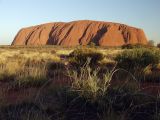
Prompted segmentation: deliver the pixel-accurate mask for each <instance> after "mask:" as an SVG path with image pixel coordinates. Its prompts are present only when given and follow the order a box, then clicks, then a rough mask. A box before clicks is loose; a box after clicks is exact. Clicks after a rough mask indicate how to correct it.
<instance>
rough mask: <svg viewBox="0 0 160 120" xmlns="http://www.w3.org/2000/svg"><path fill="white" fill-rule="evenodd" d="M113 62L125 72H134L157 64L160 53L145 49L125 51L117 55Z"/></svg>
mask: <svg viewBox="0 0 160 120" xmlns="http://www.w3.org/2000/svg"><path fill="white" fill-rule="evenodd" d="M115 60H116V61H117V62H118V67H121V68H124V69H126V70H135V69H137V68H144V67H146V66H147V65H149V64H158V63H159V60H160V51H158V50H156V49H147V48H139V49H132V50H125V51H123V52H122V53H121V54H119V55H117V57H116V58H115Z"/></svg>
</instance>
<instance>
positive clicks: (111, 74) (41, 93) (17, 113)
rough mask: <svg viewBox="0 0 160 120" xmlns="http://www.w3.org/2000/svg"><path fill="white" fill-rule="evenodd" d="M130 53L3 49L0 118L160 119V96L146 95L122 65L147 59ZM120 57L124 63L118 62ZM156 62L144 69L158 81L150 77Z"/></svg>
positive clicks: (0, 80) (93, 50) (32, 119)
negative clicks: (130, 60)
mask: <svg viewBox="0 0 160 120" xmlns="http://www.w3.org/2000/svg"><path fill="white" fill-rule="evenodd" d="M85 51H88V52H85ZM123 51H124V52H123ZM137 51H139V50H136V52H137ZM140 51H141V50H140ZM126 52H127V51H125V50H121V49H102V48H86V47H85V48H78V49H76V50H75V51H74V49H73V48H70V49H67V48H62V49H60V48H58V47H51V46H47V47H35V48H33V47H22V46H21V47H11V48H10V47H4V48H3V47H1V48H0V58H1V59H0V100H1V103H0V119H2V120H3V119H4V120H5V119H6V120H118V119H119V120H159V119H160V109H159V108H160V97H159V95H158V94H157V95H156V96H153V95H151V94H147V93H144V92H143V91H142V90H141V88H140V84H141V81H140V80H139V79H138V77H136V76H135V74H133V73H132V71H129V70H128V69H127V68H125V67H126V65H123V66H121V65H122V63H124V61H126V58H127V57H128V56H133V57H130V58H131V59H132V58H134V59H135V58H136V57H137V58H138V59H139V60H140V61H141V58H142V57H140V56H139V55H137V56H136V55H135V52H132V50H131V52H130V51H128V53H127V55H128V56H127V55H126ZM130 53H133V54H130ZM138 53H139V52H138ZM142 53H143V52H142ZM144 53H145V52H144ZM119 54H120V55H122V56H120V60H121V62H122V63H121V62H118V61H116V57H117V55H119ZM77 58H78V59H77ZM137 58H136V60H137ZM147 59H149V58H147ZM123 60H124V61H123ZM143 60H144V59H143ZM117 62H118V63H117ZM126 62H128V61H126ZM126 62H125V64H126ZM158 62H159V61H158ZM158 62H157V63H158ZM136 63H138V62H136ZM151 63H152V61H151V62H149V63H147V64H146V65H145V66H142V69H143V70H144V71H147V72H146V73H147V74H150V75H151V76H152V79H153V80H154V78H155V77H153V76H154V75H153V74H152V73H151V72H152V71H153V70H152V67H153V66H155V65H154V64H157V63H153V64H151ZM140 65H141V64H140ZM119 66H120V67H119ZM138 69H139V68H138ZM150 70H151V72H150ZM135 71H137V69H135ZM133 72H134V71H133ZM156 75H157V77H159V74H156Z"/></svg>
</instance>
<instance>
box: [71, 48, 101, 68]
mask: <svg viewBox="0 0 160 120" xmlns="http://www.w3.org/2000/svg"><path fill="white" fill-rule="evenodd" d="M103 59H104V55H103V53H101V52H100V51H98V50H96V49H94V48H78V49H76V50H74V51H73V52H72V53H70V55H69V62H70V64H71V65H72V66H73V67H76V68H80V67H83V66H85V65H86V63H87V62H88V60H89V66H90V67H92V68H93V67H95V66H96V65H98V62H99V61H101V60H103Z"/></svg>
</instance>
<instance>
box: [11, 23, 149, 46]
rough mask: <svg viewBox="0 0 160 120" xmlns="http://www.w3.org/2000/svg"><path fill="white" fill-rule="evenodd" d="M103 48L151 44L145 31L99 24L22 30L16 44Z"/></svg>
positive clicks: (116, 24) (44, 25)
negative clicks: (95, 46) (91, 45)
mask: <svg viewBox="0 0 160 120" xmlns="http://www.w3.org/2000/svg"><path fill="white" fill-rule="evenodd" d="M90 43H95V44H96V45H99V46H122V45H124V44H147V38H146V36H145V33H144V32H143V30H142V29H139V28H134V27H130V26H127V25H124V24H119V23H111V22H99V21H89V20H81V21H73V22H68V23H64V22H55V23H47V24H42V25H38V26H32V27H28V28H23V29H21V30H20V31H19V32H18V34H17V35H16V37H15V39H14V41H13V42H12V45H62V46H77V45H89V44H90Z"/></svg>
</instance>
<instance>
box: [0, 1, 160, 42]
mask: <svg viewBox="0 0 160 120" xmlns="http://www.w3.org/2000/svg"><path fill="white" fill-rule="evenodd" d="M75 20H97V21H106V22H116V23H123V24H127V25H130V26H134V27H138V28H142V29H143V30H144V31H145V33H146V36H147V38H148V40H154V41H155V43H159V42H160V0H0V45H9V44H11V42H12V41H13V39H14V37H15V36H16V34H17V32H18V31H19V30H20V29H21V28H23V27H28V26H32V25H38V24H42V23H49V22H69V21H75Z"/></svg>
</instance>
